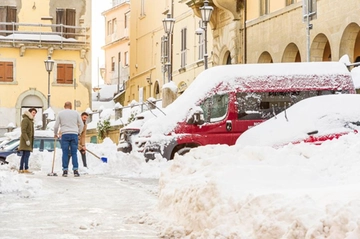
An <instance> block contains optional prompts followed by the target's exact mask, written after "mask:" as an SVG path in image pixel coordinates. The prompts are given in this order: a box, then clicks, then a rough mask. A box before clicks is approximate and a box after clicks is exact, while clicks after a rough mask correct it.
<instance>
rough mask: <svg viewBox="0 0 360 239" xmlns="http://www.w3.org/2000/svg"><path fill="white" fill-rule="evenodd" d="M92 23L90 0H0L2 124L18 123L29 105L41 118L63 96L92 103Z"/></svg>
mask: <svg viewBox="0 0 360 239" xmlns="http://www.w3.org/2000/svg"><path fill="white" fill-rule="evenodd" d="M90 23H91V0H79V1H71V0H63V1H56V0H39V1H27V0H3V1H1V2H0V129H4V128H7V127H8V126H9V125H11V124H12V125H14V126H15V127H16V126H19V125H20V122H21V115H22V113H23V112H24V111H25V110H27V109H29V108H31V107H34V108H36V109H37V110H38V114H37V116H36V119H35V120H36V121H40V122H42V121H44V118H43V117H42V115H43V112H44V111H45V110H47V109H48V107H51V109H52V110H53V111H54V112H55V113H57V112H58V111H59V110H61V109H63V106H64V102H65V101H71V102H73V108H74V109H76V110H78V111H85V110H86V109H87V108H91V90H92V84H91V54H90V42H91V38H90V36H91V32H90ZM48 57H50V58H51V60H53V61H54V65H53V69H52V71H51V72H50V74H49V73H48V72H47V71H46V69H45V64H44V61H45V60H48ZM49 103H50V104H49ZM44 122H45V121H44Z"/></svg>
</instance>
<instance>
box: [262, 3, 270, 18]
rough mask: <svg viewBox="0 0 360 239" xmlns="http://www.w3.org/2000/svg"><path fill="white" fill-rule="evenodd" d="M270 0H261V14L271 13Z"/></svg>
mask: <svg viewBox="0 0 360 239" xmlns="http://www.w3.org/2000/svg"><path fill="white" fill-rule="evenodd" d="M269 8H270V6H269V0H260V16H263V15H266V14H269Z"/></svg>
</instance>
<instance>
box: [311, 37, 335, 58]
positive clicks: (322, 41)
mask: <svg viewBox="0 0 360 239" xmlns="http://www.w3.org/2000/svg"><path fill="white" fill-rule="evenodd" d="M310 61H331V47H330V42H329V39H328V38H327V37H326V36H325V35H324V34H323V33H320V34H318V35H317V36H316V37H315V38H314V40H313V42H312V43H311V47H310Z"/></svg>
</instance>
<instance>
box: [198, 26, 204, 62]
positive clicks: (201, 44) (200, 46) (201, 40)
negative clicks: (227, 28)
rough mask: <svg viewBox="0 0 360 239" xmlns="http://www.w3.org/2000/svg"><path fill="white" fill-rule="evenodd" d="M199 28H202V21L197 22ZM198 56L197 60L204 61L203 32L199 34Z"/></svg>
mask: <svg viewBox="0 0 360 239" xmlns="http://www.w3.org/2000/svg"><path fill="white" fill-rule="evenodd" d="M199 28H202V21H199ZM198 43H199V56H198V60H201V59H204V52H205V37H204V31H202V34H199V42H198Z"/></svg>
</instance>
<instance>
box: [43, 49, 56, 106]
mask: <svg viewBox="0 0 360 239" xmlns="http://www.w3.org/2000/svg"><path fill="white" fill-rule="evenodd" d="M44 63H45V69H46V71H47V72H48V97H47V104H48V105H47V106H48V108H50V73H51V71H52V70H53V67H54V63H55V61H53V60H51V56H48V59H47V60H45V61H44Z"/></svg>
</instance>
